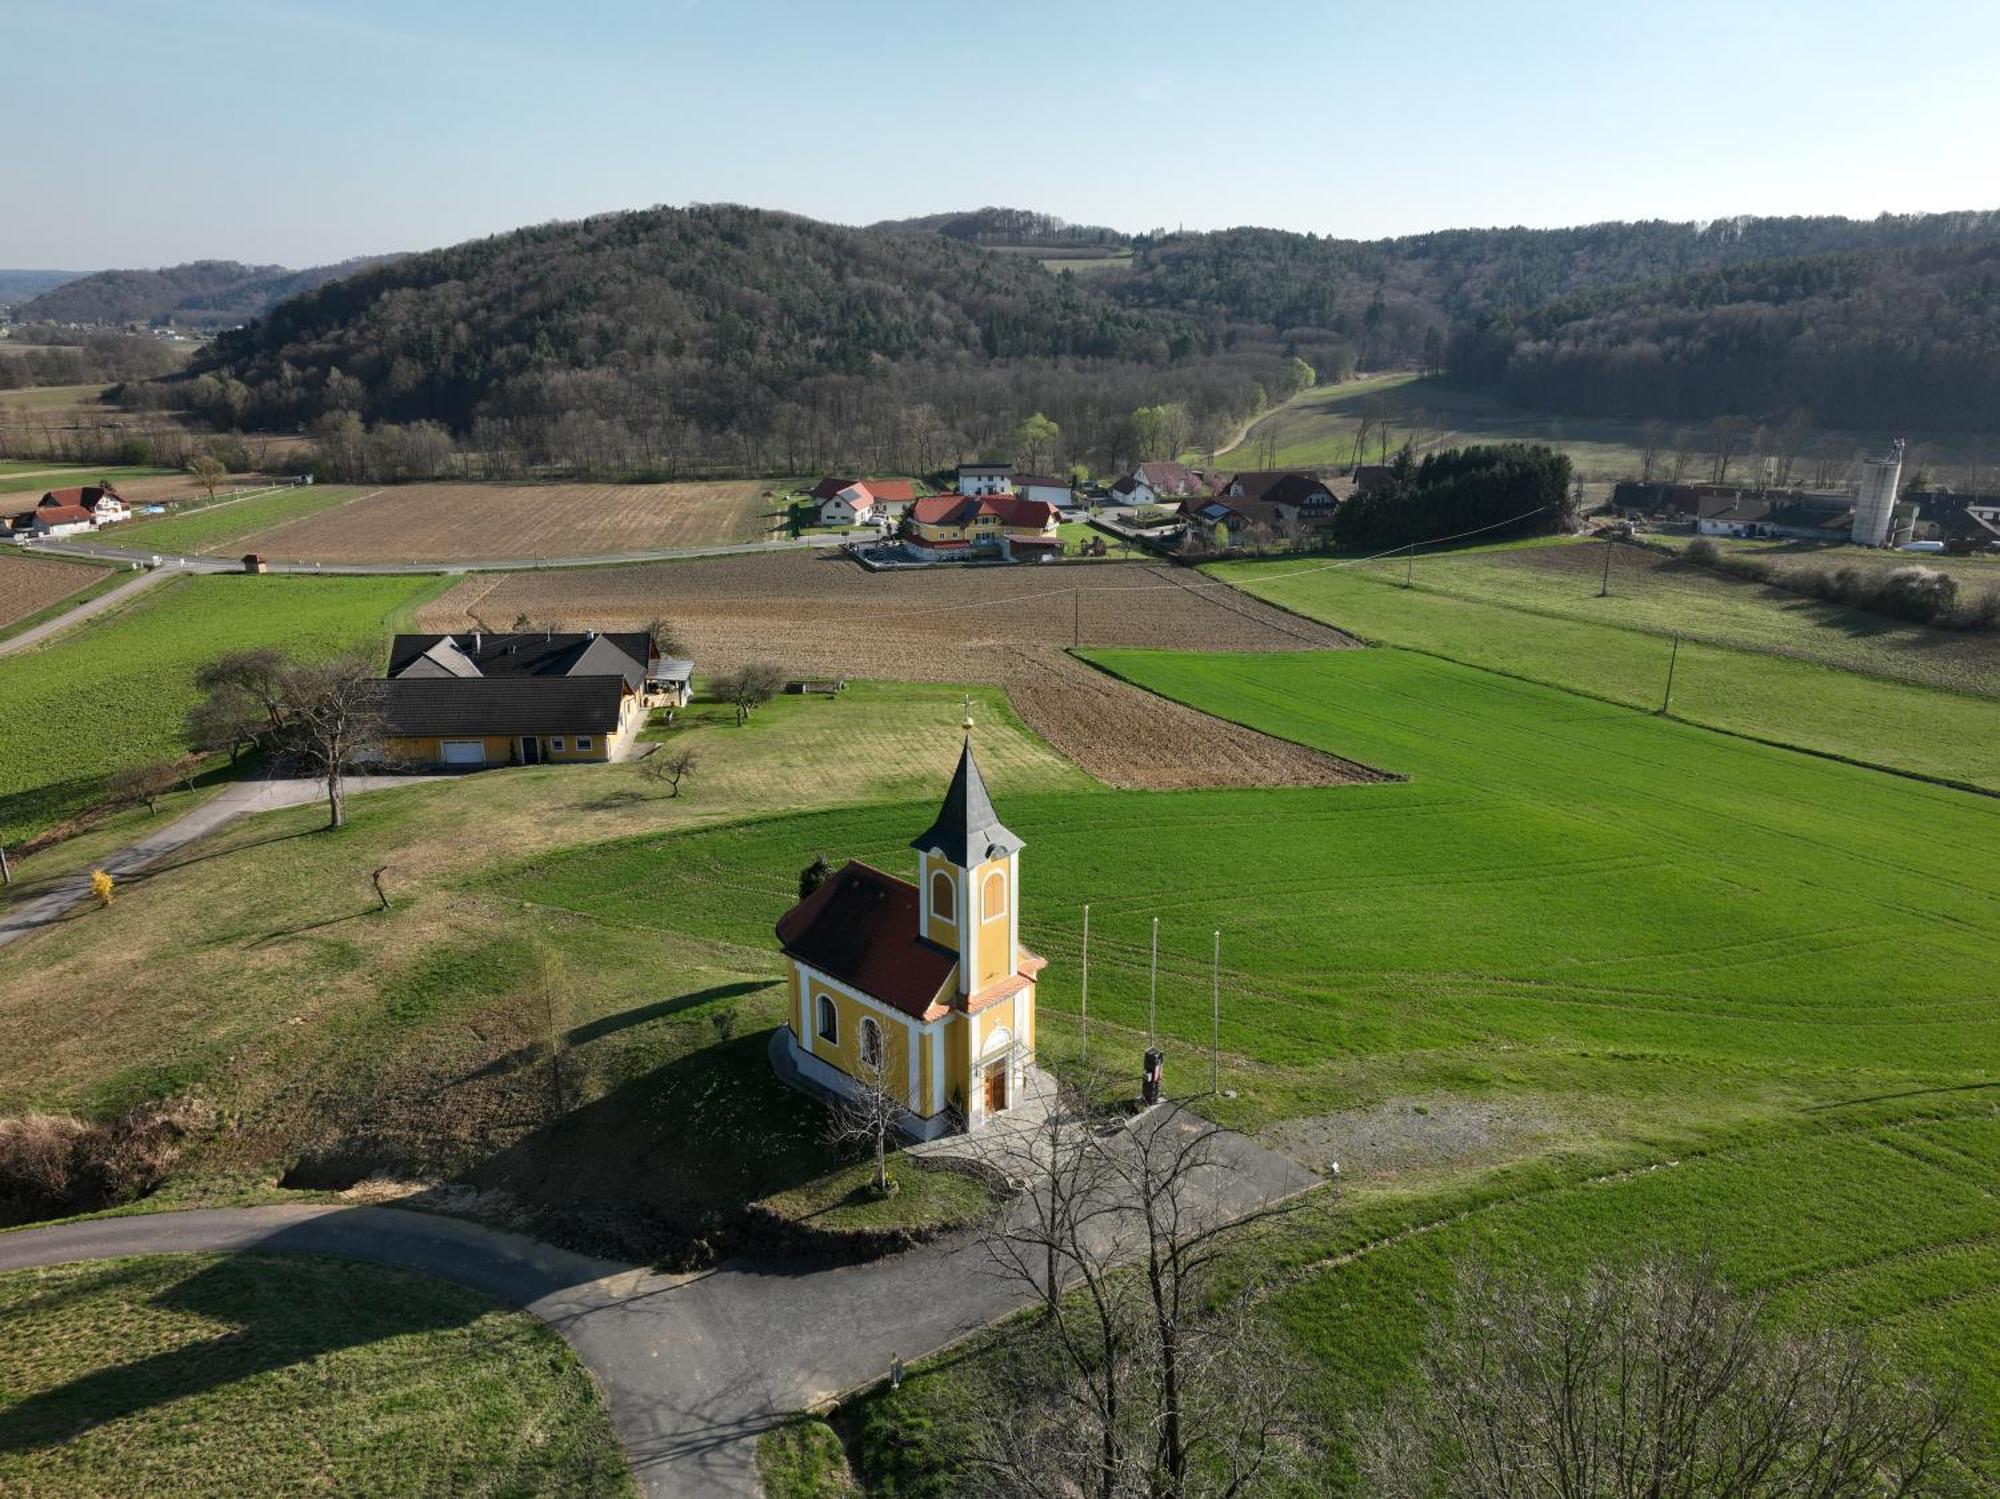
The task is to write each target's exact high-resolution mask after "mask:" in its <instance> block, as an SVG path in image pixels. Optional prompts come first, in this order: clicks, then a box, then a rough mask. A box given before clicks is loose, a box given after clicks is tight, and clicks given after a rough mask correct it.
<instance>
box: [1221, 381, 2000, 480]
mask: <svg viewBox="0 0 2000 1499" xmlns="http://www.w3.org/2000/svg"><path fill="white" fill-rule="evenodd" d="M1371 400H1372V401H1379V402H1386V403H1388V404H1389V406H1390V407H1391V408H1392V415H1391V419H1390V422H1389V438H1388V443H1387V451H1388V452H1389V453H1390V454H1394V453H1395V451H1396V450H1397V449H1398V448H1399V447H1401V446H1402V444H1403V442H1404V441H1405V439H1409V440H1412V441H1418V439H1419V429H1418V423H1417V421H1416V413H1418V412H1422V413H1423V415H1424V421H1423V423H1422V428H1421V441H1420V443H1419V450H1420V452H1428V451H1431V450H1432V449H1434V448H1452V447H1462V446H1464V445H1465V444H1466V443H1473V442H1539V443H1547V444H1548V445H1549V446H1550V447H1553V448H1556V449H1558V450H1559V451H1561V452H1564V453H1567V454H1569V457H1570V461H1571V462H1572V463H1573V464H1574V465H1575V466H1576V472H1577V474H1578V475H1579V476H1580V477H1582V478H1584V479H1587V480H1591V481H1593V482H1601V481H1606V480H1616V479H1636V478H1637V477H1638V476H1639V473H1640V470H1641V462H1642V445H1643V443H1644V435H1643V434H1644V428H1645V421H1644V419H1643V418H1642V417H1598V416H1577V415H1572V414H1567V413H1561V412H1548V411H1528V410H1523V409H1521V408H1519V407H1516V406H1510V405H1508V404H1507V403H1506V402H1505V401H1503V400H1502V399H1500V398H1499V397H1498V396H1495V395H1489V394H1487V393H1485V392H1483V391H1476V390H1468V389H1465V388H1462V387H1457V386H1453V385H1449V384H1447V383H1445V382H1444V381H1443V380H1440V379H1436V378H1432V377H1426V376H1421V375H1412V374H1403V375H1375V376H1369V377H1365V378H1363V379H1359V380H1349V381H1347V382H1345V383H1343V384H1339V385H1320V386H1314V387H1312V388H1311V389H1309V390H1306V391H1304V392H1303V393H1301V394H1300V395H1298V396H1296V397H1294V398H1293V399H1292V400H1290V401H1288V402H1286V403H1285V404H1284V405H1282V406H1280V407H1278V408H1277V409H1276V410H1274V411H1272V412H1271V413H1270V414H1269V415H1268V416H1265V417H1263V418H1262V419H1260V420H1259V421H1257V422H1255V423H1253V424H1252V425H1251V427H1250V430H1249V431H1248V432H1247V433H1246V434H1245V437H1244V440H1243V442H1242V443H1241V444H1240V445H1239V446H1238V447H1236V448H1234V449H1232V450H1230V451H1228V452H1226V453H1224V454H1222V455H1221V457H1220V459H1219V462H1220V464H1221V466H1222V467H1223V468H1225V469H1233V468H1253V467H1254V468H1331V467H1344V466H1345V465H1346V464H1348V463H1349V462H1351V461H1352V460H1353V458H1354V433H1355V429H1356V427H1357V426H1358V425H1359V423H1360V420H1361V417H1362V414H1363V412H1364V411H1365V410H1366V409H1367V408H1368V405H1369V403H1370V402H1371ZM1682 426H1687V427H1691V428H1692V430H1693V432H1694V433H1695V439H1696V440H1695V443H1694V453H1693V456H1692V457H1691V459H1690V461H1689V464H1688V470H1687V477H1688V478H1689V479H1690V480H1693V479H1696V478H1701V479H1706V478H1707V477H1708V461H1707V459H1706V458H1705V457H1704V456H1703V455H1702V454H1701V452H1700V436H1701V434H1702V433H1704V432H1705V431H1706V430H1707V424H1706V423H1704V422H1692V423H1683V422H1670V423H1668V427H1667V431H1668V436H1669V440H1671V435H1672V433H1673V432H1674V431H1675V430H1676V429H1677V428H1679V427H1682ZM1903 435H1905V436H1907V437H1908V438H1909V439H1910V444H1911V453H1912V462H1913V463H1914V462H1915V461H1916V459H1917V458H1919V457H1921V458H1922V459H1923V460H1924V461H1926V462H1928V463H1930V464H1931V465H1932V466H1933V467H1940V466H1941V467H1946V468H1954V469H1955V468H1957V467H1958V466H1960V465H1963V464H1969V463H1970V462H1971V461H1972V460H1973V458H1974V456H1975V455H1976V454H1977V453H1980V452H1984V453H1986V454H1988V455H1991V454H1992V453H1993V452H1994V451H1996V447H2000V444H1996V442H1995V440H1994V438H1993V437H1992V436H1991V435H1990V434H1989V435H1986V436H1983V437H1982V436H1978V435H1974V434H1966V433H1938V434H1921V433H1906V434H1903ZM1821 438H1825V439H1827V440H1828V441H1829V442H1830V443H1831V444H1832V446H1833V448H1834V449H1835V450H1836V451H1838V452H1839V453H1840V455H1841V458H1842V461H1843V462H1844V461H1845V460H1846V458H1847V457H1848V456H1850V455H1852V454H1853V453H1854V452H1855V451H1856V450H1857V449H1860V448H1873V447H1875V446H1878V445H1879V444H1881V443H1882V442H1883V441H1884V438H1885V434H1883V433H1870V432H1828V433H1815V434H1814V440H1815V441H1818V440H1819V439H1821ZM1267 444H1268V445H1269V446H1267ZM1382 451H1383V449H1382V446H1381V444H1380V440H1379V438H1378V437H1377V436H1376V435H1375V433H1374V432H1373V431H1371V434H1370V436H1369V439H1368V452H1367V454H1366V455H1365V456H1364V458H1363V460H1362V461H1364V462H1367V463H1374V462H1377V461H1379V460H1380V458H1381V456H1382ZM1750 462H1751V460H1750V459H1748V458H1747V457H1745V458H1742V459H1739V460H1738V461H1737V463H1736V464H1735V465H1734V466H1733V467H1732V468H1731V470H1730V474H1731V477H1732V478H1739V479H1740V478H1741V476H1742V475H1743V474H1744V473H1746V472H1747V471H1748V469H1749V466H1750ZM1989 462H1990V459H1989Z"/></svg>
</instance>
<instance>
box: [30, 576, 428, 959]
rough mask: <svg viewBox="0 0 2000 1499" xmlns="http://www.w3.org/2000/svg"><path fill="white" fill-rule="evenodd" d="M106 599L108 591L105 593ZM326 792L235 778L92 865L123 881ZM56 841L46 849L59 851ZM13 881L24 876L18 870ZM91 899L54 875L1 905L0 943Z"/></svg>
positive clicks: (390, 780)
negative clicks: (259, 816) (236, 825)
mask: <svg viewBox="0 0 2000 1499" xmlns="http://www.w3.org/2000/svg"><path fill="white" fill-rule="evenodd" d="M105 597H106V598H109V597H110V595H109V594H106V595H105ZM436 779H438V777H436V776H421V775H409V776H349V777H347V779H346V788H347V794H348V795H349V796H352V795H355V794H356V793H358V792H364V791H380V790H383V789H385V788H388V787H392V786H414V785H416V784H418V783H419V782H422V781H434V780H436ZM325 795H326V782H325V781H321V780H311V779H304V780H257V781H237V782H235V783H234V784H232V785H229V786H225V787H224V788H223V789H222V790H221V791H219V792H217V793H216V794H215V795H214V796H212V797H210V798H209V799H208V800H207V801H205V802H203V803H202V804H201V805H200V806H199V807H196V808H195V809H194V810H193V811H192V812H188V813H184V814H183V815H182V816H179V817H176V818H175V819H174V820H173V821H172V822H168V823H164V824H162V825H161V826H160V827H158V828H156V829H154V830H153V831H151V832H148V833H147V834H146V836H145V837H143V838H140V839H139V840H137V841H136V842H134V843H129V844H127V845H126V846H125V847H124V848H122V849H120V850H119V851H118V852H117V853H115V854H113V855H111V857H110V858H108V859H106V860H104V861H103V862H102V863H101V864H99V865H98V866H97V867H98V868H100V869H102V870H103V871H104V872H105V873H106V874H108V875H110V876H111V877H112V878H113V879H114V880H124V879H126V878H128V877H130V876H131V875H134V874H137V873H139V872H140V871H141V870H143V869H145V868H146V867H147V866H148V865H150V864H155V863H158V862H159V861H160V860H161V859H164V858H165V857H166V856H167V855H168V854H172V853H178V852H179V851H180V850H181V849H183V848H186V847H187V846H188V845H189V844H190V843H193V842H194V841H195V840H196V839H197V838H206V837H207V836H208V835H209V834H210V833H213V832H215V831H216V830H217V829H218V828H222V827H226V826H228V825H229V824H230V823H232V822H234V821H236V819H237V818H239V817H248V816H250V815H251V814H252V813H256V812H273V811H276V810H277V809H278V808H280V807H302V806H304V805H305V804H306V803H307V802H312V801H318V800H319V799H320V798H322V797H324V796H325ZM60 849H61V845H60V844H58V845H57V846H56V849H53V850H51V851H50V852H51V853H55V852H58V851H60ZM15 883H16V884H17V885H25V884H26V883H27V881H26V880H25V879H23V878H22V877H21V876H20V875H19V874H17V875H16V877H15ZM89 899H90V872H89V871H88V870H79V871H77V872H76V873H74V874H70V875H65V876H63V877H62V878H60V879H58V880H56V881H55V882H54V883H53V884H51V885H50V886H49V887H48V888H47V889H46V890H43V891H41V892H40V893H38V894H35V895H30V896H27V897H26V898H24V899H19V900H16V901H15V902H14V903H13V904H12V905H8V906H5V907H0V947H5V946H6V945H7V944H8V943H9V942H16V941H19V940H20V939H21V938H22V937H25V936H27V935H28V933H30V932H34V931H39V930H40V929H41V928H43V927H45V926H48V925H49V924H50V923H51V922H56V921H60V920H61V919H62V918H63V917H64V916H66V915H68V914H69V912H71V911H72V910H74V909H75V908H76V907H77V906H79V905H81V904H83V903H84V902H85V901H87V900H89Z"/></svg>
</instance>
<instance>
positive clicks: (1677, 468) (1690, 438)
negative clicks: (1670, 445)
mask: <svg viewBox="0 0 2000 1499" xmlns="http://www.w3.org/2000/svg"><path fill="white" fill-rule="evenodd" d="M1693 458H1694V428H1692V427H1676V428H1674V464H1673V473H1672V482H1673V483H1675V484H1678V483H1680V482H1681V479H1682V477H1683V476H1684V475H1685V474H1686V473H1687V466H1688V464H1689V463H1690V462H1691V461H1692V460H1693Z"/></svg>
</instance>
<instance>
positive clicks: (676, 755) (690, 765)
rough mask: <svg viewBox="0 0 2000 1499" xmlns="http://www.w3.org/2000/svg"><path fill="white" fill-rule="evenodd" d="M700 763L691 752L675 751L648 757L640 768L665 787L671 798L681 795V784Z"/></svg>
mask: <svg viewBox="0 0 2000 1499" xmlns="http://www.w3.org/2000/svg"><path fill="white" fill-rule="evenodd" d="M700 763H701V762H700V760H699V759H698V758H697V757H696V755H695V752H694V751H693V750H691V749H677V750H668V751H667V752H666V753H664V754H658V755H653V756H651V757H649V758H648V759H647V760H645V761H644V762H643V764H642V767H641V768H642V769H643V770H644V771H645V773H646V774H647V775H649V776H651V777H652V778H653V779H654V780H656V781H658V782H660V783H661V784H662V785H664V786H666V787H667V788H668V790H667V795H668V796H670V797H673V796H679V795H680V794H681V782H682V781H684V780H686V779H687V777H688V775H689V774H690V773H691V772H692V771H693V770H694V768H695V767H696V766H697V765H699V764H700Z"/></svg>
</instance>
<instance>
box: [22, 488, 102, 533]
mask: <svg viewBox="0 0 2000 1499" xmlns="http://www.w3.org/2000/svg"><path fill="white" fill-rule="evenodd" d="M96 529H97V516H96V514H95V512H93V511H91V510H87V509H85V508H84V507H83V506H82V505H56V504H51V503H50V502H49V499H48V497H47V496H44V497H43V499H42V503H41V504H39V505H37V506H36V507H35V508H34V509H33V510H29V511H24V512H23V513H22V514H20V515H17V516H15V517H14V534H15V535H16V536H76V535H79V534H80V533H82V532H85V531H95V530H96Z"/></svg>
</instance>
